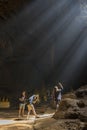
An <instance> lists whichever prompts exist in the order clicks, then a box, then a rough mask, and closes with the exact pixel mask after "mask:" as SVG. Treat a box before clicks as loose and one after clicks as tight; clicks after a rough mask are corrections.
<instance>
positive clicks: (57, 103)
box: [56, 100, 60, 111]
mask: <svg viewBox="0 0 87 130" xmlns="http://www.w3.org/2000/svg"><path fill="white" fill-rule="evenodd" d="M59 104H60V100H57V101H56V111H58V108H59Z"/></svg>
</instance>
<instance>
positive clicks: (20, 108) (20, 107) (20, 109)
mask: <svg viewBox="0 0 87 130" xmlns="http://www.w3.org/2000/svg"><path fill="white" fill-rule="evenodd" d="M21 111H22V106H21V104H19V115H18V116H19V117H21Z"/></svg>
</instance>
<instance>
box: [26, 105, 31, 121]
mask: <svg viewBox="0 0 87 130" xmlns="http://www.w3.org/2000/svg"><path fill="white" fill-rule="evenodd" d="M27 108H28V114H27V119H29V115H30V111H31V106H30V104H29V105H27Z"/></svg>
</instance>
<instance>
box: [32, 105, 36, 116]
mask: <svg viewBox="0 0 87 130" xmlns="http://www.w3.org/2000/svg"><path fill="white" fill-rule="evenodd" d="M31 107H32V112H33V114H34V115H35V117H37V114H36V111H35V108H34V105H33V104H32V105H31Z"/></svg>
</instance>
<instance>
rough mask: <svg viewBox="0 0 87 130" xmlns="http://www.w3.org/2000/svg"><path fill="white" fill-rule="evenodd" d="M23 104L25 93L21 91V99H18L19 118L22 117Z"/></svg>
mask: <svg viewBox="0 0 87 130" xmlns="http://www.w3.org/2000/svg"><path fill="white" fill-rule="evenodd" d="M25 104H26V92H25V91H23V92H22V94H21V97H20V98H19V117H23V116H24V111H25Z"/></svg>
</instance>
